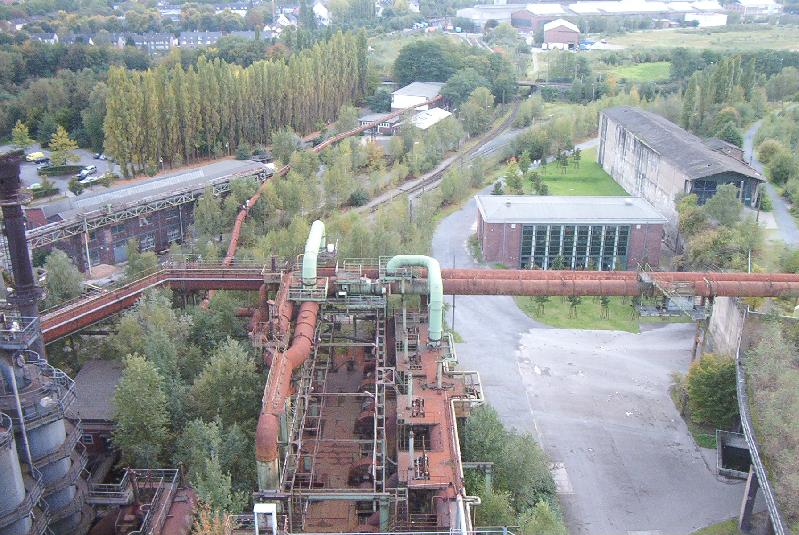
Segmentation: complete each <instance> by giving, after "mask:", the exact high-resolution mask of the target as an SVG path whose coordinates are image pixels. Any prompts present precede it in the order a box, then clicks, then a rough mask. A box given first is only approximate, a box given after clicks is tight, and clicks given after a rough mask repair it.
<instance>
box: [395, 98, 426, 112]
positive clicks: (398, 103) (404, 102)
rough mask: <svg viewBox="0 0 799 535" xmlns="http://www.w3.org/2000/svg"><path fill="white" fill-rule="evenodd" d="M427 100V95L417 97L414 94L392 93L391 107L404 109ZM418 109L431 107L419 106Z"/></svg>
mask: <svg viewBox="0 0 799 535" xmlns="http://www.w3.org/2000/svg"><path fill="white" fill-rule="evenodd" d="M427 100H428V99H427V98H426V97H416V96H413V95H391V109H392V110H402V109H405V108H410V107H411V106H414V105H416V104H422V103H423V102H427ZM416 109H417V110H419V111H424V110H428V109H430V106H419V107H418V108H416Z"/></svg>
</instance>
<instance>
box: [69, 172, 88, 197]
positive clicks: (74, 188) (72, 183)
mask: <svg viewBox="0 0 799 535" xmlns="http://www.w3.org/2000/svg"><path fill="white" fill-rule="evenodd" d="M67 189H69V191H71V192H72V194H73V195H75V197H77V196H78V195H80V194H81V193H83V190H84V187H83V184H81V183H80V180H78V179H77V178H75V177H72V178H70V179H69V182H67Z"/></svg>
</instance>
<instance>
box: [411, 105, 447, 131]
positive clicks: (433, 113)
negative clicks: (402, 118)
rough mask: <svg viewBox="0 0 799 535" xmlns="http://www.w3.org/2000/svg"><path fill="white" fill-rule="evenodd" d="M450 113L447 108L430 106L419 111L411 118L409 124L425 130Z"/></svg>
mask: <svg viewBox="0 0 799 535" xmlns="http://www.w3.org/2000/svg"><path fill="white" fill-rule="evenodd" d="M450 115H452V114H451V113H450V112H448V111H447V110H442V109H441V108H430V109H429V110H425V111H420V112H419V113H417V114H416V115H414V116H413V117H412V118H411V124H412V125H413V126H415V127H416V128H418V129H420V130H427V129H428V128H430V127H431V126H433V125H434V124H436V123H438V122H439V121H443V120H444V119H446V118H447V117H449V116H450Z"/></svg>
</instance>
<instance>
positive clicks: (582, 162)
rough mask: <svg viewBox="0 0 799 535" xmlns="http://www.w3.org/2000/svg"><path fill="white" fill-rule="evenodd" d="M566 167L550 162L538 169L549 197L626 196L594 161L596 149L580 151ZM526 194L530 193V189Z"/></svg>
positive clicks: (622, 189) (569, 160) (571, 158)
mask: <svg viewBox="0 0 799 535" xmlns="http://www.w3.org/2000/svg"><path fill="white" fill-rule="evenodd" d="M565 163H566V165H565V166H563V165H559V164H558V162H557V161H555V162H550V163H548V164H547V165H546V167H544V168H542V169H540V175H541V179H542V180H543V182H544V184H546V185H547V188H548V190H549V195H603V196H612V195H624V196H626V195H627V192H626V191H624V188H622V187H621V186H620V185H619V184H618V183H617V182H616V181H615V180H613V178H611V176H610V175H609V174H607V173H606V172H605V170H604V169H602V166H600V165H599V164H598V163H597V161H596V149H587V150H584V151H581V155H580V159H579V161H575V159H574V156H571V157H569V158H568V160H567V161H566V162H565ZM526 192H532V188H530V189H528V190H527V191H526Z"/></svg>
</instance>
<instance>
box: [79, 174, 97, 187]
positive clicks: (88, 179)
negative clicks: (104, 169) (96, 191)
mask: <svg viewBox="0 0 799 535" xmlns="http://www.w3.org/2000/svg"><path fill="white" fill-rule="evenodd" d="M80 176H81V175H78V176H76V177H75V178H79V177H80ZM100 178H101V177H99V176H96V175H95V176H91V175H88V176H87V175H84V176H83V178H80V180H78V182H79V183H80V185H81V186H89V185H91V184H94V183H95V182H99V181H100Z"/></svg>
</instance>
